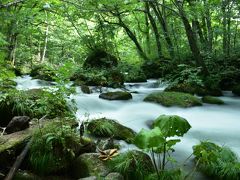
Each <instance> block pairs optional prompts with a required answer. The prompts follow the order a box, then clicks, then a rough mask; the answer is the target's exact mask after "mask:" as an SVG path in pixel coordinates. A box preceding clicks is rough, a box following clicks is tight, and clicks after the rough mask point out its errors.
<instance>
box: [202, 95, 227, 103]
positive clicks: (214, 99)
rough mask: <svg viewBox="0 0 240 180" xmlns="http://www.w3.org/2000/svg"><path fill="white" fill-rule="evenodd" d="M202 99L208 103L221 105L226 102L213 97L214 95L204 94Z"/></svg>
mask: <svg viewBox="0 0 240 180" xmlns="http://www.w3.org/2000/svg"><path fill="white" fill-rule="evenodd" d="M202 101H203V102H204V103H208V104H219V105H221V104H224V101H223V100H221V99H219V98H216V97H212V96H204V97H203V98H202Z"/></svg>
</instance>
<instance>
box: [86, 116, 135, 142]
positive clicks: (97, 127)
mask: <svg viewBox="0 0 240 180" xmlns="http://www.w3.org/2000/svg"><path fill="white" fill-rule="evenodd" d="M87 129H88V131H89V132H90V133H91V134H92V135H94V136H98V137H114V138H115V139H121V140H125V141H126V142H132V140H133V139H134V137H135V135H136V133H135V132H134V131H133V130H132V129H130V128H128V127H126V126H123V125H121V124H119V123H117V122H116V121H114V120H111V119H106V118H101V119H96V120H92V121H90V122H89V124H88V126H87Z"/></svg>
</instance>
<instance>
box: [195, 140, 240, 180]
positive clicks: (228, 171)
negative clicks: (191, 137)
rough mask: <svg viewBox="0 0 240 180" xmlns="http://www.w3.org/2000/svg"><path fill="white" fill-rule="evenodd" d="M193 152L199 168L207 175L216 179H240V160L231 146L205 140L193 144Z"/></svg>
mask: <svg viewBox="0 0 240 180" xmlns="http://www.w3.org/2000/svg"><path fill="white" fill-rule="evenodd" d="M193 154H194V155H195V158H196V161H197V166H198V168H200V169H201V170H202V171H203V172H204V173H206V174H207V175H209V176H211V177H214V178H216V179H226V180H232V179H236V180H239V179H240V162H239V161H238V157H237V156H236V154H235V153H233V152H232V151H231V150H230V149H229V148H227V147H220V146H218V145H216V144H214V143H212V142H208V141H203V142H201V143H200V144H199V145H196V146H193Z"/></svg>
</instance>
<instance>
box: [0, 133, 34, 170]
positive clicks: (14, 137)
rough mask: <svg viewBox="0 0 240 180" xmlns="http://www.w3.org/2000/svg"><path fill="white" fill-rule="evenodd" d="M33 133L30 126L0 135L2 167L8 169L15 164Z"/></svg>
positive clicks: (0, 165) (0, 166)
mask: <svg viewBox="0 0 240 180" xmlns="http://www.w3.org/2000/svg"><path fill="white" fill-rule="evenodd" d="M32 133H33V129H31V128H28V129H26V130H24V131H19V132H15V133H12V134H9V135H3V136H1V137H0V162H1V163H0V169H6V168H7V167H11V166H12V165H13V163H14V161H15V160H16V157H17V156H18V155H19V154H20V153H21V151H22V149H23V148H24V147H25V145H26V143H27V141H28V139H29V138H30V136H31V135H32Z"/></svg>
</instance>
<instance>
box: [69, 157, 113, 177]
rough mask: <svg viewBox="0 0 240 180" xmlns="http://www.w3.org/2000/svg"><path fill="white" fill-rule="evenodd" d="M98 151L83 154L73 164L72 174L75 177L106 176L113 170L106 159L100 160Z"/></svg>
mask: <svg viewBox="0 0 240 180" xmlns="http://www.w3.org/2000/svg"><path fill="white" fill-rule="evenodd" d="M98 157H99V154H98V153H84V154H81V155H80V156H79V157H78V158H77V159H76V160H75V161H74V162H73V163H72V165H71V172H72V176H73V178H75V179H78V178H85V177H89V176H97V177H102V178H103V177H105V176H107V175H108V174H109V173H110V172H111V170H110V168H109V167H107V163H106V162H105V161H102V160H100V159H99V158H98Z"/></svg>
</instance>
